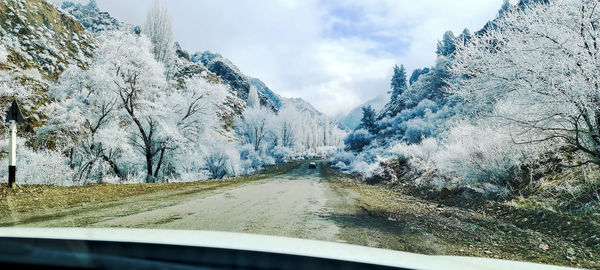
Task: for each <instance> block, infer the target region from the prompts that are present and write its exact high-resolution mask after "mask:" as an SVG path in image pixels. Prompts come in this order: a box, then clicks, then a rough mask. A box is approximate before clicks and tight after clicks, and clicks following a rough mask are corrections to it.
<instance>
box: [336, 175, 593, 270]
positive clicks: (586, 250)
mask: <svg viewBox="0 0 600 270" xmlns="http://www.w3.org/2000/svg"><path fill="white" fill-rule="evenodd" d="M324 167H325V166H324ZM324 175H327V176H328V178H329V179H330V180H331V181H332V184H334V185H338V186H339V187H340V188H341V189H351V190H353V191H354V192H355V193H356V194H357V195H356V201H357V204H358V207H359V208H360V209H361V211H362V213H357V215H360V218H358V217H357V218H355V220H359V221H360V222H362V223H366V222H367V220H369V219H373V220H379V222H374V221H373V222H369V223H368V225H369V226H377V227H380V228H378V230H379V231H386V232H388V233H387V234H381V235H377V234H376V233H374V232H369V233H370V234H371V235H373V237H375V238H377V241H376V243H373V244H372V246H376V247H381V248H388V249H395V250H402V251H409V252H416V253H421V254H430V255H454V256H474V257H486V258H498V259H507V260H515V261H526V262H537V263H546V264H552V265H562V266H571V267H583V268H592V269H600V224H599V223H598V221H597V220H593V219H590V218H587V217H581V216H574V215H566V214H561V213H553V212H548V211H540V210H539V209H526V208H522V207H517V206H515V205H514V204H512V203H510V202H494V201H476V202H473V201H468V202H467V201H464V199H460V198H450V199H445V200H442V199H439V198H432V197H431V196H424V195H423V194H421V193H420V192H418V191H417V190H415V189H411V188H409V187H403V185H397V186H395V187H394V189H391V188H390V187H386V186H384V185H366V184H363V183H361V181H359V180H358V179H355V178H353V177H352V176H348V175H344V174H341V173H339V172H338V171H335V170H333V169H325V171H324ZM356 233H365V232H361V231H354V232H352V234H356ZM352 234H349V235H348V236H347V238H348V240H349V241H352V237H353V235H352ZM358 244H367V245H370V244H369V243H358Z"/></svg>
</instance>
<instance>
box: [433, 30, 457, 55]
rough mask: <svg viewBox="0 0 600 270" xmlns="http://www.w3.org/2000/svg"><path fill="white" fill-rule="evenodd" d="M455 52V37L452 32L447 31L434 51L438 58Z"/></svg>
mask: <svg viewBox="0 0 600 270" xmlns="http://www.w3.org/2000/svg"><path fill="white" fill-rule="evenodd" d="M454 51H456V37H455V36H454V33H452V31H447V32H446V33H444V37H443V38H442V40H441V41H438V44H437V50H436V51H435V52H436V53H437V55H440V56H449V55H451V54H453V53H454Z"/></svg>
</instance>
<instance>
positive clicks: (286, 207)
mask: <svg viewBox="0 0 600 270" xmlns="http://www.w3.org/2000/svg"><path fill="white" fill-rule="evenodd" d="M318 165H319V168H317V169H309V168H308V163H304V164H302V165H301V166H299V167H298V168H296V169H294V170H292V171H290V172H288V173H286V174H283V175H279V176H277V177H274V178H268V179H263V180H258V181H253V182H248V183H244V184H241V185H236V186H228V187H224V188H221V189H217V190H212V191H204V192H198V193H192V194H176V195H171V194H170V193H164V194H163V193H157V194H147V195H141V196H135V197H131V198H127V199H125V200H123V201H120V202H119V203H100V204H97V205H93V206H86V207H78V208H74V209H67V210H64V211H63V212H64V213H65V214H61V213H52V214H49V215H46V216H45V217H44V218H38V219H36V218H34V219H29V220H28V221H27V222H26V223H20V224H18V225H19V226H32V227H125V228H127V227H130V228H161V229H188V230H189V229H192V230H213V231H231V232H244V233H257V234H267V235H277V236H288V237H297V238H306V239H316V240H327V241H337V242H347V241H346V240H345V239H343V238H342V237H340V235H341V234H340V231H341V228H340V226H339V225H338V223H339V222H336V220H335V219H336V217H339V216H341V215H351V214H352V213H354V212H360V211H361V210H360V208H358V207H357V206H356V203H355V200H354V199H353V197H354V195H355V194H354V193H353V192H352V190H343V189H341V188H339V187H337V186H335V185H333V184H332V183H330V182H328V181H326V180H325V179H324V178H323V177H322V176H321V171H322V170H321V168H320V167H321V166H325V163H324V162H320V163H318Z"/></svg>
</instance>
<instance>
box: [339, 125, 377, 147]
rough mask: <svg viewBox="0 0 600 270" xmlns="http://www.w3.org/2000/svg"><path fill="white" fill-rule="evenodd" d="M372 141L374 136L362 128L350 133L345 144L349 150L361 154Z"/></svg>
mask: <svg viewBox="0 0 600 270" xmlns="http://www.w3.org/2000/svg"><path fill="white" fill-rule="evenodd" d="M372 140H373V135H371V134H370V133H369V131H367V130H366V129H362V128H361V129H357V130H355V131H354V132H352V133H350V134H349V135H348V137H346V139H344V144H345V145H346V149H347V150H349V151H357V152H360V151H362V150H363V148H364V147H365V146H367V145H369V144H370V143H371V141H372Z"/></svg>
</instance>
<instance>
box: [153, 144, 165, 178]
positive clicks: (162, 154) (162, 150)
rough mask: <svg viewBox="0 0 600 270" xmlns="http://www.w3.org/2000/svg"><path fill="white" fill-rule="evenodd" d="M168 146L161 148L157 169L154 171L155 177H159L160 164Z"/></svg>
mask: <svg viewBox="0 0 600 270" xmlns="http://www.w3.org/2000/svg"><path fill="white" fill-rule="evenodd" d="M165 151H166V148H164V147H163V148H162V149H161V150H160V158H159V159H158V163H157V164H156V170H155V171H154V178H157V177H158V171H159V170H160V165H162V162H163V157H164V156H165Z"/></svg>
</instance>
